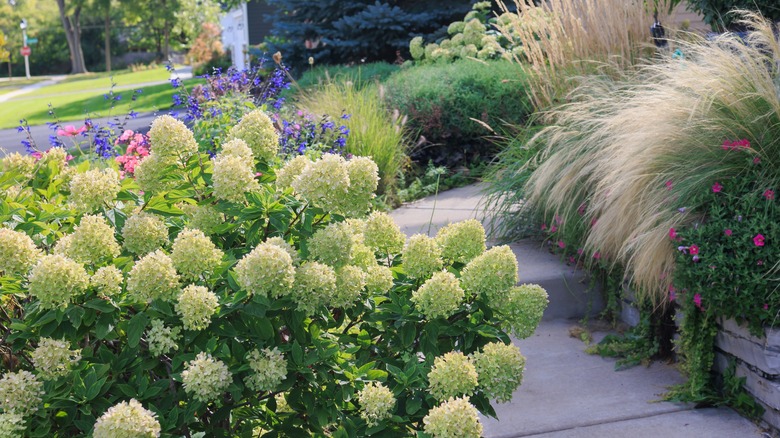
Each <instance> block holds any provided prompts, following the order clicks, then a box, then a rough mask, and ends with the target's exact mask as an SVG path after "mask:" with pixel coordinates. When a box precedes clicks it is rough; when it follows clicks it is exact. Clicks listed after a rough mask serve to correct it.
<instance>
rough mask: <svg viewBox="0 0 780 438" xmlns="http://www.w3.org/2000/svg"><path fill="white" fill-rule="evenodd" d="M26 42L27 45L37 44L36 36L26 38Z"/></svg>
mask: <svg viewBox="0 0 780 438" xmlns="http://www.w3.org/2000/svg"><path fill="white" fill-rule="evenodd" d="M27 44H28V45H33V44H38V38H27Z"/></svg>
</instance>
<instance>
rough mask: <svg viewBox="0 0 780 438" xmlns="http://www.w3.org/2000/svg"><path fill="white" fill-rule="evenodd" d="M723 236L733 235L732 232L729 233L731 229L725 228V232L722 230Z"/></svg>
mask: <svg viewBox="0 0 780 438" xmlns="http://www.w3.org/2000/svg"><path fill="white" fill-rule="evenodd" d="M723 234H725V235H727V236H729V237H731V235H732V234H733V232H732V231H731V228H726V229H725V230H723Z"/></svg>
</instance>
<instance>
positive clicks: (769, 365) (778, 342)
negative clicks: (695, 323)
mask: <svg viewBox="0 0 780 438" xmlns="http://www.w3.org/2000/svg"><path fill="white" fill-rule="evenodd" d="M719 324H720V327H721V329H720V330H719V331H718V335H717V337H716V338H715V345H716V346H717V348H719V349H720V350H722V351H724V352H726V353H728V354H730V355H732V356H734V357H737V358H739V359H740V360H741V361H742V362H745V363H746V364H748V365H750V366H752V367H754V368H756V369H758V370H759V371H760V372H761V373H764V375H765V376H767V377H769V378H775V377H780V334H778V331H777V330H767V332H766V335H767V336H766V337H765V338H763V339H761V338H758V337H756V336H753V335H751V334H750V332H749V331H748V329H747V328H746V327H743V326H740V325H739V324H737V323H736V321H733V320H721V321H719Z"/></svg>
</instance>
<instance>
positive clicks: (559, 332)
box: [391, 185, 769, 438]
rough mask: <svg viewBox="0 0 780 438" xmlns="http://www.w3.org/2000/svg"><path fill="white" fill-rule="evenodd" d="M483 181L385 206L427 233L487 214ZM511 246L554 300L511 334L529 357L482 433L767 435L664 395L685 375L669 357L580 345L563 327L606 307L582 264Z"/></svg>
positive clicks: (531, 246) (503, 437)
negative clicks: (530, 331) (533, 325)
mask: <svg viewBox="0 0 780 438" xmlns="http://www.w3.org/2000/svg"><path fill="white" fill-rule="evenodd" d="M483 188H484V186H482V185H472V186H468V187H463V188H460V189H455V190H450V191H447V192H445V193H442V194H440V195H439V196H438V197H429V198H426V199H422V200H420V201H416V202H413V203H410V204H407V205H404V206H402V207H401V208H399V209H397V210H395V211H393V212H392V213H391V215H392V216H393V217H394V218H395V220H396V222H398V224H399V225H400V226H401V229H402V230H403V231H404V232H405V233H407V234H408V235H410V234H414V233H427V232H428V228H430V234H431V235H433V234H435V233H436V231H437V230H438V229H439V228H441V227H442V226H444V225H446V224H447V223H449V222H456V221H461V220H465V219H471V218H476V219H484V217H485V212H484V211H483V210H484V208H483V204H482V202H481V198H482V196H481V190H482V189H483ZM511 247H512V249H513V250H514V252H515V254H516V255H517V257H518V262H519V265H520V282H521V283H538V284H541V285H542V286H543V287H544V288H545V289H547V292H548V294H549V295H550V305H549V307H548V308H547V311H546V312H545V315H544V318H543V320H542V323H541V324H540V325H539V328H538V329H537V330H536V333H535V334H534V335H533V336H531V337H530V338H528V339H524V340H515V344H516V345H518V346H519V347H520V350H521V351H522V352H523V355H524V356H525V357H526V370H525V374H524V379H523V384H522V385H521V386H520V388H519V389H518V391H517V392H516V393H515V395H514V398H513V399H512V401H511V402H510V403H506V404H498V405H495V407H496V412H497V413H498V418H499V420H494V419H485V418H483V426H484V436H485V437H487V438H515V437H536V438H542V437H544V438H580V437H583V438H590V437H593V438H596V437H598V438H602V437H631V438H657V437H663V438H689V437H708V438H709V437H712V438H718V437H723V438H732V437H740V438H742V437H745V438H750V437H761V436H769V435H764V434H763V433H762V431H761V429H759V428H758V427H757V426H756V425H754V424H753V423H752V422H750V421H748V420H746V419H744V418H742V417H741V416H740V415H739V414H737V413H736V412H735V411H733V410H731V409H729V408H706V409H696V408H695V407H694V406H693V405H690V404H683V403H669V402H663V401H660V396H661V394H663V393H664V392H665V391H666V388H667V387H669V386H670V385H674V384H678V383H681V382H683V377H682V376H681V375H680V373H679V372H678V371H677V369H675V368H674V367H673V366H671V365H668V364H665V363H653V364H652V365H650V367H647V368H645V367H642V366H638V367H634V368H631V369H628V370H624V371H615V370H614V366H615V360H613V359H605V358H602V357H600V356H593V355H589V354H587V353H585V348H586V345H585V344H584V343H583V342H581V341H580V340H579V339H575V338H572V337H571V336H569V328H570V327H572V326H573V325H575V324H576V321H577V319H579V318H581V317H582V316H584V315H585V313H586V312H587V311H590V313H591V314H593V313H594V312H597V311H598V310H600V308H602V306H603V305H602V304H601V302H600V301H599V299H598V297H597V295H598V294H595V293H594V292H593V291H590V292H589V291H588V288H587V277H586V275H585V273H583V272H581V271H576V270H574V269H573V268H571V267H568V266H566V265H564V264H563V263H561V262H560V261H559V260H558V258H557V257H556V256H554V255H552V254H550V253H549V252H548V251H547V250H546V249H545V248H544V247H543V246H542V244H541V242H536V241H532V240H527V241H521V242H518V243H516V244H513V245H511ZM588 293H590V296H586V294H588ZM597 335H598V334H597ZM601 335H602V336H603V335H604V334H603V333H602V334H601ZM598 340H599V339H596V340H594V342H597V341H598Z"/></svg>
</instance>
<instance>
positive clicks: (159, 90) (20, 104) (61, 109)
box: [0, 72, 204, 129]
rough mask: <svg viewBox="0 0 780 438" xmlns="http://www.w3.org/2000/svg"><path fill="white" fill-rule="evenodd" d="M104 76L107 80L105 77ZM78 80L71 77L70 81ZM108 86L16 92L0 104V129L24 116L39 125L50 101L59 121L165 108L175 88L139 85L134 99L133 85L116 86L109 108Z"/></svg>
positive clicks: (191, 81)
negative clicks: (46, 92) (63, 91)
mask: <svg viewBox="0 0 780 438" xmlns="http://www.w3.org/2000/svg"><path fill="white" fill-rule="evenodd" d="M143 73H146V72H143ZM147 77H148V76H147ZM104 79H105V80H108V79H107V78H104ZM78 82H79V81H73V83H78ZM143 82H147V81H141V83H143ZM183 82H184V85H185V86H187V88H190V87H191V86H193V85H195V84H197V83H203V82H204V80H203V79H188V80H186V81H183ZM60 85H64V84H57V85H55V86H57V87H59V86H60ZM55 86H52V87H45V88H42V89H41V90H46V89H49V88H54V87H55ZM109 89H110V84H109V85H107V86H105V87H104V88H103V89H98V90H91V91H83V92H71V93H66V94H55V95H48V96H46V95H44V96H37V97H36V96H32V97H31V95H30V94H25V95H23V96H19V97H18V98H16V99H11V100H9V101H7V102H4V103H3V104H2V105H0V129H3V128H13V127H16V126H18V125H19V120H20V119H27V121H28V123H29V124H30V125H42V124H44V123H46V122H49V121H52V120H53V118H52V116H50V115H49V104H51V105H52V108H53V109H54V113H55V115H56V118H57V119H59V120H60V121H72V120H83V119H84V117H85V116H87V115H89V116H91V117H99V116H105V115H108V114H109V113H110V114H126V113H127V112H129V111H130V110H131V109H132V110H133V111H136V112H138V113H144V112H151V111H155V110H162V109H167V108H170V107H171V105H172V96H173V94H174V92H175V90H174V89H173V88H172V87H171V85H170V84H168V83H164V84H158V85H150V86H146V87H141V89H142V90H143V92H142V93H141V94H139V95H138V99H137V100H136V101H135V102H133V101H132V100H131V98H132V96H133V91H134V90H135V89H136V87H131V88H127V89H125V90H124V91H116V89H115V92H114V93H115V94H116V95H120V96H122V97H121V99H120V100H119V101H116V102H114V108H113V109H112V108H111V102H110V101H107V100H106V99H105V98H104V97H103V95H104V94H106V93H107V92H108V91H109ZM36 94H37V93H36Z"/></svg>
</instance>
